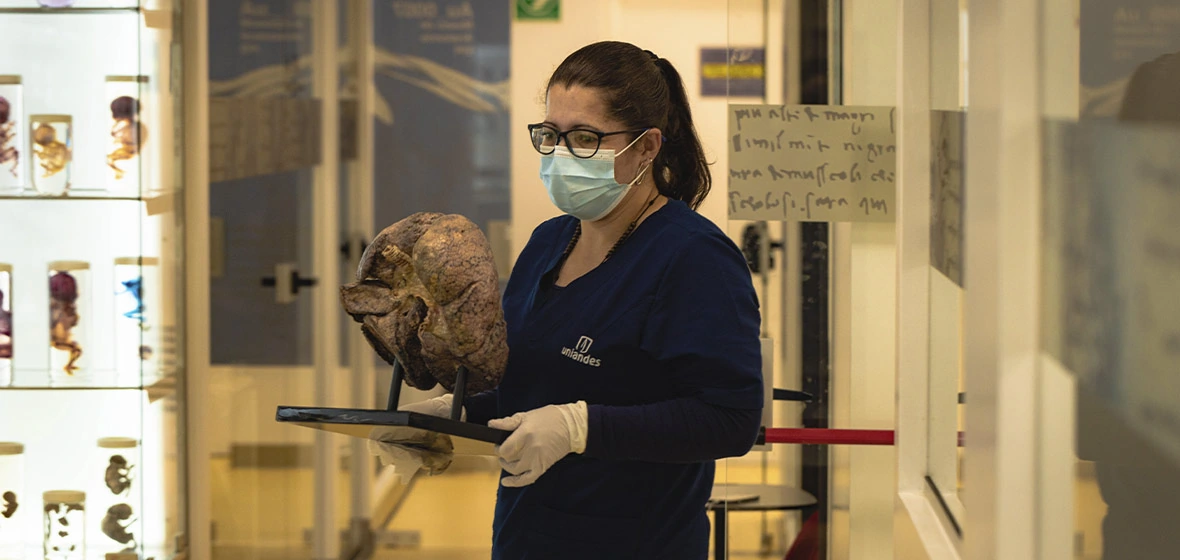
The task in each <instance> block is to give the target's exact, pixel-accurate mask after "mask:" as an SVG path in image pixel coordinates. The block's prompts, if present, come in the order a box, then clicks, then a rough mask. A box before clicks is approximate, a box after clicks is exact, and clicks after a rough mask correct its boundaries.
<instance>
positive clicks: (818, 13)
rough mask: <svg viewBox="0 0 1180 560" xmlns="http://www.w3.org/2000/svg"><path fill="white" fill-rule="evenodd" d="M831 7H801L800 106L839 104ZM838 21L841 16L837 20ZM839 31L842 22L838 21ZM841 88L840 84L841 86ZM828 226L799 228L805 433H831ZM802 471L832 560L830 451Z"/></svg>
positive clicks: (810, 458)
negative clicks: (808, 397) (833, 88)
mask: <svg viewBox="0 0 1180 560" xmlns="http://www.w3.org/2000/svg"><path fill="white" fill-rule="evenodd" d="M831 8H832V7H831V6H830V5H829V0H803V2H801V3H800V13H799V21H800V25H801V33H802V37H801V41H800V50H799V53H798V55H799V56H800V57H801V58H802V61H801V62H802V64H801V66H800V72H801V75H800V76H799V83H800V84H801V87H802V91H801V92H800V94H801V95H800V100H801V102H802V103H804V104H812V105H823V104H828V103H833V102H837V103H838V102H839V101H838V100H833V99H830V98H829V95H828V87H829V83H830V81H831V80H830V79H829V78H830V74H829V72H830V69H831V67H832V63H831V61H832V60H835V54H834V53H831V52H830V51H829V45H828V41H829V34H830V31H831V30H829V29H828V18H829V11H830V9H831ZM837 16H838V14H837ZM833 19H834V21H835V22H836V23H835V25H840V23H839V17H836V18H833ZM837 83H839V81H837ZM829 233H830V232H829V228H828V224H826V223H801V224H799V240H800V241H799V243H800V249H801V251H800V255H801V257H800V259H801V261H802V262H800V263H799V270H800V275H801V281H800V301H801V302H802V303H801V306H800V310H799V311H800V326H801V329H800V331H801V332H802V335H801V340H800V341H799V343H800V354H801V355H800V359H801V368H802V376H803V383H802V385H803V386H802V387H801V388H802V389H803V391H806V392H808V393H811V394H812V395H814V397H815V398H814V399H813V400H812V401H811V402H809V403H808V404H807V407H806V408H805V409H804V411H803V426H804V427H805V428H827V427H829V423H828V418H829V410H828V403H829V387H830V380H831V367H830V365H831V357H830V341H829V339H828V327H829V325H828V317H829V313H830V302H829V297H828V295H829V294H828V286H829V283H830V272H831V270H830V262H829V258H828V257H829V253H828V248H829V247H830V245H831V237H830V235H829ZM802 453H803V469H802V481H801V485H802V487H803V489H804V490H806V491H808V492H811V494H812V495H814V496H815V497H816V499H817V500H818V502H817V504H816V508H815V511H816V512H817V513H818V515H819V534H818V535H817V538H818V549H819V558H821V559H822V558H827V557H828V537H827V535H828V508H829V506H830V503H831V501H830V494H829V492H828V480H829V472H828V447H827V446H824V445H804V446H803V450H802Z"/></svg>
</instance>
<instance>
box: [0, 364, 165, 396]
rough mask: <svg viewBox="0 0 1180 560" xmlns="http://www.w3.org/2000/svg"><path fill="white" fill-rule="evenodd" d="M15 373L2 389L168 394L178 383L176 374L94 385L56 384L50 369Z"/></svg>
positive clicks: (103, 374)
mask: <svg viewBox="0 0 1180 560" xmlns="http://www.w3.org/2000/svg"><path fill="white" fill-rule="evenodd" d="M14 374H15V375H14V376H13V383H12V385H9V386H0V391H147V392H148V393H158V394H160V396H167V395H168V394H171V393H173V392H175V391H176V385H177V375H176V374H169V375H164V376H153V377H149V378H146V379H144V380H143V381H142V382H136V383H126V384H109V383H107V384H94V385H86V384H83V383H81V382H79V383H78V384H76V385H71V384H64V385H54V384H53V383H51V382H50V380H49V371H48V370H31V369H17V370H16V371H15V372H14ZM113 374H114V372H111V371H101V372H98V373H97V374H96V375H94V377H97V378H99V379H102V378H107V379H109V378H111V377H114V375H113ZM152 400H155V398H153V399H152Z"/></svg>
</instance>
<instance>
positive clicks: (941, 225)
mask: <svg viewBox="0 0 1180 560" xmlns="http://www.w3.org/2000/svg"><path fill="white" fill-rule="evenodd" d="M930 9H931V11H930V82H931V83H930V101H931V109H932V112H931V115H930V158H931V167H930V170H931V175H930V189H931V193H930V194H931V196H930V285H929V290H930V299H929V305H930V324H929V337H930V343H929V352H930V358H929V360H930V361H929V375H930V379H929V401H928V406H929V410H928V412H927V418H928V432H927V434H928V438H929V441H928V442H927V450H928V451H927V454H928V458H927V482H928V483H929V484H930V485H932V486H933V487H934V491H935V492H936V493H938V494H939V495H940V497H941V500H942V501H941V503H942V505H943V508H944V509H945V510H946V513H947V515H949V516H950V517H951V518H952V519H953V520H954V522H955V523H957V524H958V526H959V527H962V525H963V523H964V522H965V517H964V511H963V504H962V501H961V500H960V496H961V490H962V483H963V479H962V476H961V474H962V461H963V443H962V435H961V434H962V433H963V419H964V417H965V415H966V411H965V407H966V402H967V400H966V395H965V393H964V389H963V388H964V386H965V380H964V378H963V370H964V368H963V340H964V333H963V324H964V322H963V303H964V293H963V262H964V259H963V248H964V247H965V246H966V241H965V232H964V228H963V225H964V220H963V216H964V208H963V201H964V200H965V197H964V193H963V189H964V185H963V180H964V177H965V174H964V167H965V165H966V157H965V156H966V152H965V150H964V147H965V140H966V123H967V114H966V92H967V76H966V73H967V64H966V62H967V48H966V46H967V2H966V0H934V1H933V2H931V6H930Z"/></svg>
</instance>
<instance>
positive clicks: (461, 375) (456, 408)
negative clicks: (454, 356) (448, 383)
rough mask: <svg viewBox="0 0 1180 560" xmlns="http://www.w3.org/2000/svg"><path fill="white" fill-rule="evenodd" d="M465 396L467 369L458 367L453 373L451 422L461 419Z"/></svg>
mask: <svg viewBox="0 0 1180 560" xmlns="http://www.w3.org/2000/svg"><path fill="white" fill-rule="evenodd" d="M466 396H467V368H466V367H464V366H459V371H458V372H456V373H455V393H454V397H453V398H452V400H451V420H454V421H456V422H458V421H460V420H462V419H463V398H464V397H466Z"/></svg>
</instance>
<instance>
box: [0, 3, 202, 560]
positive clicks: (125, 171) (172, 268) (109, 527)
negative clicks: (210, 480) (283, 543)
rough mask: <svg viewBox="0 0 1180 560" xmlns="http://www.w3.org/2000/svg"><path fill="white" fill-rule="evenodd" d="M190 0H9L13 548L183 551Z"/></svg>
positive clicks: (0, 391) (0, 228)
mask: <svg viewBox="0 0 1180 560" xmlns="http://www.w3.org/2000/svg"><path fill="white" fill-rule="evenodd" d="M179 5H180V4H179V2H175V3H174V2H171V1H169V0H76V1H64V0H55V1H49V0H0V47H2V48H4V49H5V50H6V51H7V52H8V53H10V55H9V56H6V57H4V58H3V60H0V175H3V178H2V179H0V263H3V264H0V441H2V442H11V443H8V444H0V445H6V446H8V447H7V448H8V449H20V450H21V451H22V452H21V453H20V454H19V456H18V455H17V454H14V453H10V454H9V455H7V456H5V457H3V458H5V459H12V458H13V457H19V459H20V461H19V463H20V467H21V468H20V469H19V476H20V480H7V478H9V477H10V475H11V476H17V474H14V473H17V471H16V470H15V469H14V468H8V469H0V488H5V489H7V488H8V487H9V486H11V485H17V484H18V485H19V487H20V494H19V497H17V496H16V495H15V494H14V495H13V496H12V497H13V498H17V499H14V500H9V499H7V498H5V499H4V500H3V501H0V512H7V513H11V515H5V516H4V517H3V519H2V521H0V529H8V531H7V532H6V533H5V532H4V531H0V533H4V534H5V536H4V539H0V542H3V543H4V551H3V553H2V554H0V557H2V558H4V559H5V560H8V559H9V558H42V557H51V556H52V557H60V558H78V559H92V558H121V559H122V558H155V559H164V558H172V557H174V556H176V555H179V554H181V553H183V552H184V550H178V547H183V546H184V544H183V543H185V542H186V539H185V538H184V536H185V533H186V521H185V519H186V517H185V503H186V496H185V488H186V486H187V485H186V484H185V482H184V480H185V478H184V477H185V474H184V470H183V466H184V446H183V443H184V441H185V440H184V436H183V433H184V432H183V425H184V424H183V422H184V420H183V419H184V397H183V391H181V390H180V388H181V387H183V386H184V371H183V368H182V364H183V363H184V359H183V351H184V349H183V344H182V340H183V337H182V333H181V332H180V329H181V328H182V326H183V309H184V291H183V286H184V284H183V280H184V276H183V269H184V253H183V231H184V227H183V226H184V224H183V206H182V200H183V198H182V197H181V196H180V194H181V183H182V179H183V167H182V161H181V159H180V154H182V153H183V150H182V149H181V146H182V141H183V136H182V133H183V127H182V126H181V123H182V121H183V119H182V113H181V111H180V109H181V106H182V105H181V103H180V99H179V96H180V95H181V92H182V87H181V81H180V76H181V71H180V70H181V69H180V63H181V60H182V59H181V56H180V55H181V48H180V39H181V38H180V30H181V26H180V23H181V19H180V9H179ZM95 442H98V445H97V446H96V444H95ZM18 446H19V447H18ZM8 462H9V463H15V462H14V461H11V460H10V461H8ZM99 463H101V465H100V464H99ZM10 466H11V465H10ZM9 483H11V484H9ZM14 492H15V491H14ZM37 496H42V497H43V498H44V499H43V500H40V499H37V498H36V497H37ZM42 502H43V503H42ZM38 508H40V510H39V509H38ZM51 509H52V511H51ZM9 510H14V511H11V512H9ZM73 517H77V518H79V519H83V518H84V519H85V523H81V522H79V523H81V524H79V523H74V520H73ZM54 523H57V524H62V523H69V525H70V527H71V529H70V534H69V538H68V539H66V537H65V536H63V534H62V531H57V530H54V531H50V526H51V525H52V524H54ZM51 533H52V534H51ZM12 535H15V537H12ZM51 537H52V539H51ZM63 539H66V540H68V542H65V541H63ZM51 540H52V541H53V542H50V541H51ZM58 541H62V542H58Z"/></svg>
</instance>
